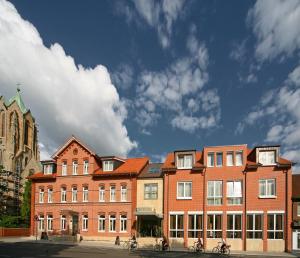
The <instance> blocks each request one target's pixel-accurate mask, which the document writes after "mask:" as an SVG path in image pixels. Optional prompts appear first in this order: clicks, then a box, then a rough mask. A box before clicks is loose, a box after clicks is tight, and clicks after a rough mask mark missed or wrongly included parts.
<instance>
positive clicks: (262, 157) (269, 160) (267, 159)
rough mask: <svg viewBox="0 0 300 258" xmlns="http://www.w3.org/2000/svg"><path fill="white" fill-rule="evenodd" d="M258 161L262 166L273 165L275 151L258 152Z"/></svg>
mask: <svg viewBox="0 0 300 258" xmlns="http://www.w3.org/2000/svg"><path fill="white" fill-rule="evenodd" d="M258 160H259V163H260V164H262V165H274V164H275V151H260V152H259V158H258Z"/></svg>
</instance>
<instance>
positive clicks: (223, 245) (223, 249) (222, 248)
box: [221, 238, 227, 253]
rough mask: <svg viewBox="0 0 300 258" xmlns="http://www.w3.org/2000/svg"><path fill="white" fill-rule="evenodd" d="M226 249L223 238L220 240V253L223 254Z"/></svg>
mask: <svg viewBox="0 0 300 258" xmlns="http://www.w3.org/2000/svg"><path fill="white" fill-rule="evenodd" d="M226 247H227V244H226V241H225V239H224V238H222V245H221V253H225V249H226Z"/></svg>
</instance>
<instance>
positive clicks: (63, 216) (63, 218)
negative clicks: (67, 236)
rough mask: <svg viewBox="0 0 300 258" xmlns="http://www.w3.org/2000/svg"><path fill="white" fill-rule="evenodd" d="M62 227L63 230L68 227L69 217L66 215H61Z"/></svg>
mask: <svg viewBox="0 0 300 258" xmlns="http://www.w3.org/2000/svg"><path fill="white" fill-rule="evenodd" d="M60 229H61V230H66V229H67V218H66V216H65V215H61V217H60Z"/></svg>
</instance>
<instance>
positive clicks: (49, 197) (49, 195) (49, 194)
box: [47, 188, 53, 203]
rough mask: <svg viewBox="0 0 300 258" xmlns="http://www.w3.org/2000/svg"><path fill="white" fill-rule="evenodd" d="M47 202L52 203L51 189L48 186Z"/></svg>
mask: <svg viewBox="0 0 300 258" xmlns="http://www.w3.org/2000/svg"><path fill="white" fill-rule="evenodd" d="M47 199H48V203H53V189H52V188H48V198H47Z"/></svg>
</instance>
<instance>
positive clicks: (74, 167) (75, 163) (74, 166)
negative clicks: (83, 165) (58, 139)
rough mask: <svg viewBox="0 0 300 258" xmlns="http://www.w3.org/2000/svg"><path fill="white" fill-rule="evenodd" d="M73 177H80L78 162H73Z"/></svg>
mask: <svg viewBox="0 0 300 258" xmlns="http://www.w3.org/2000/svg"><path fill="white" fill-rule="evenodd" d="M72 175H73V176H77V175H78V161H77V160H73V161H72Z"/></svg>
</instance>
